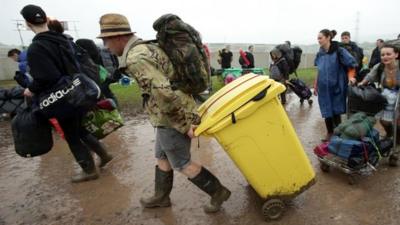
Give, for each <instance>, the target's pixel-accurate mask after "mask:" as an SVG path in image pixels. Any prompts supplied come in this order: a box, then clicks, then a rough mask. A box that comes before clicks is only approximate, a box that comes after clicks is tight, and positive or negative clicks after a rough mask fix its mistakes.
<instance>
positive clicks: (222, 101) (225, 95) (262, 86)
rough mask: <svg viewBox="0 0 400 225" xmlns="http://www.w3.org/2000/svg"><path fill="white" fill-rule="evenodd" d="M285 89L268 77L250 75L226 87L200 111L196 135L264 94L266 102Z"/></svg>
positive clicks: (200, 108)
mask: <svg viewBox="0 0 400 225" xmlns="http://www.w3.org/2000/svg"><path fill="white" fill-rule="evenodd" d="M284 90H285V87H284V86H283V85H282V84H280V83H279V82H275V81H274V80H272V79H269V78H268V77H267V76H263V75H257V74H254V73H249V74H246V75H243V76H241V77H239V78H238V79H236V80H234V81H233V82H231V83H229V84H227V85H225V86H224V87H223V88H221V89H220V90H219V91H218V92H216V93H215V94H214V95H212V96H211V97H210V98H208V100H207V101H205V102H204V103H203V104H202V105H201V106H200V107H199V109H198V113H199V115H200V117H201V123H200V125H199V126H198V127H197V128H196V130H195V134H196V135H200V134H201V133H203V132H204V131H206V130H208V129H209V128H211V127H212V126H214V125H215V124H217V123H218V122H219V121H221V120H222V119H224V118H226V117H227V116H230V115H231V114H232V113H233V112H235V111H236V110H238V109H239V108H240V107H242V106H243V105H245V104H246V103H248V102H250V101H251V100H252V99H254V98H255V97H256V96H259V94H260V93H262V92H264V91H265V92H264V93H265V96H262V97H263V98H265V101H269V99H272V98H275V97H276V96H277V95H279V94H280V93H282V92H283V91H284Z"/></svg>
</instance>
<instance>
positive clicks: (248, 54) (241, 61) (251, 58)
mask: <svg viewBox="0 0 400 225" xmlns="http://www.w3.org/2000/svg"><path fill="white" fill-rule="evenodd" d="M253 51H254V46H253V45H250V46H249V48H248V51H246V53H245V54H246V58H247V60H248V61H249V62H250V64H249V65H246V63H245V60H244V59H243V57H242V56H240V57H239V64H240V65H241V66H242V68H243V69H245V68H247V69H252V68H254V55H253Z"/></svg>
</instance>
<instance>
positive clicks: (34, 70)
mask: <svg viewBox="0 0 400 225" xmlns="http://www.w3.org/2000/svg"><path fill="white" fill-rule="evenodd" d="M21 15H22V16H23V18H24V19H25V22H26V24H27V26H28V27H29V28H30V29H31V30H32V31H33V32H34V33H35V37H34V38H33V40H32V44H31V45H30V46H29V48H28V49H27V50H26V51H23V52H22V53H21V52H20V51H19V50H17V49H13V50H10V51H9V53H8V56H9V57H10V58H13V60H15V61H18V62H19V65H20V71H19V73H18V76H16V77H22V78H21V79H19V78H16V79H17V80H22V81H23V82H22V81H21V82H18V83H20V84H21V86H23V87H24V88H25V91H24V95H25V96H26V97H28V98H32V99H35V97H36V96H39V95H41V93H43V92H46V91H48V90H49V89H50V88H51V87H52V86H54V85H56V84H57V82H58V81H59V80H60V79H61V77H63V76H66V75H69V74H71V70H73V71H74V70H75V71H76V70H77V68H66V66H65V62H64V59H63V58H62V57H61V55H62V54H60V53H61V52H62V49H63V48H65V49H70V48H71V45H72V44H74V45H77V46H79V47H80V48H82V49H85V52H87V53H88V54H89V55H90V59H91V61H93V62H94V63H95V64H96V65H98V66H102V67H107V63H105V61H104V58H107V57H108V58H109V59H111V62H112V63H111V69H109V70H108V73H109V75H108V76H107V78H106V80H105V81H104V82H103V83H102V85H100V87H101V90H102V93H103V95H104V96H105V97H106V98H112V99H114V100H115V101H116V102H117V99H116V97H115V96H114V95H113V93H112V92H111V90H110V89H109V85H110V84H111V83H113V82H116V81H118V80H119V79H120V77H121V73H125V74H127V75H129V76H131V77H133V78H134V79H135V80H136V81H137V83H138V85H139V87H140V90H141V92H142V96H143V106H144V107H145V109H146V111H147V113H148V114H149V118H150V122H151V124H152V125H153V126H154V127H155V128H156V141H155V149H154V155H155V159H156V163H155V164H156V165H155V192H154V194H153V195H152V196H150V197H143V198H141V200H140V202H141V204H142V205H143V206H144V207H148V208H152V207H168V206H170V205H171V200H170V197H169V195H170V192H171V190H172V187H173V179H174V171H177V172H180V173H181V174H183V175H185V176H186V177H187V178H188V180H189V181H190V182H192V183H193V184H194V185H196V186H197V187H199V188H200V189H201V190H202V191H204V192H205V193H207V194H208V195H209V196H210V198H211V199H210V202H209V203H208V204H206V205H205V207H204V210H205V212H207V213H212V212H217V211H219V210H220V208H221V205H222V204H223V202H225V201H226V200H227V199H228V198H229V197H230V195H231V192H230V191H229V190H228V189H227V188H226V187H225V186H224V185H223V184H221V182H220V181H219V179H218V178H217V177H216V176H214V175H213V173H212V172H210V171H209V170H208V169H206V168H205V167H204V166H202V165H201V164H200V163H199V162H196V161H194V160H193V159H192V158H191V154H190V146H191V140H192V138H194V129H196V126H197V125H198V124H199V123H200V117H199V115H198V114H197V112H196V103H195V101H194V99H193V97H192V96H191V95H190V94H187V93H184V92H182V91H180V90H177V89H176V88H174V87H173V86H172V85H171V83H170V82H169V78H170V77H172V76H173V75H174V73H175V71H174V67H173V64H172V62H171V61H170V59H169V58H168V56H167V55H166V53H165V52H164V50H163V49H162V48H161V47H160V46H158V45H157V44H155V43H151V42H144V41H143V40H142V39H141V38H140V37H139V36H138V35H137V34H136V33H135V32H134V31H133V30H131V26H130V24H129V22H128V20H127V18H126V17H125V16H123V15H120V14H105V15H103V16H101V17H100V22H99V23H100V24H99V26H100V34H99V36H98V38H99V39H101V40H102V41H103V43H104V46H105V47H106V48H107V49H108V50H109V51H110V52H111V55H110V54H108V56H107V57H105V56H104V54H102V51H100V50H99V49H98V48H97V46H96V45H95V43H94V42H93V41H92V40H89V39H79V40H76V41H75V42H73V39H72V37H71V36H69V35H67V34H65V33H64V29H63V28H62V26H61V24H60V23H59V22H58V21H57V20H49V19H48V18H47V16H46V13H45V11H44V10H43V9H42V8H41V7H39V6H36V5H27V6H25V7H24V8H23V9H22V10H21ZM335 35H336V31H334V30H332V31H331V30H328V29H323V30H321V31H320V32H319V33H318V43H319V45H320V49H319V51H318V53H317V55H316V59H315V66H316V67H317V77H316V82H315V85H314V94H315V95H317V96H318V101H319V107H320V110H321V114H322V117H323V118H324V119H325V124H326V130H327V135H326V137H325V138H324V139H325V140H329V138H330V137H331V136H332V134H333V130H334V128H335V127H337V126H338V125H339V124H340V123H341V115H342V114H344V113H345V112H346V96H347V87H348V84H349V83H350V84H356V74H358V73H360V71H361V70H362V69H363V63H362V60H363V58H364V55H363V51H362V49H361V48H360V47H358V46H357V44H356V43H354V42H352V41H351V36H350V33H349V32H343V33H342V34H341V42H337V41H334V40H333V39H334V37H335ZM285 44H286V45H287V46H289V47H290V42H287V43H285ZM253 50H254V46H253V45H250V46H249V47H248V50H247V51H246V52H244V51H241V52H240V58H239V63H240V65H241V66H242V68H245V69H248V68H254V56H253ZM115 56H118V57H119V59H120V60H119V62H120V63H119V64H118V63H117V62H118V60H117V59H116V57H115ZM270 56H271V59H272V64H271V66H270V72H271V77H272V78H273V79H275V80H276V81H278V82H281V83H283V84H286V81H287V80H288V79H289V75H290V72H289V71H290V68H289V67H290V65H289V62H287V61H286V58H285V57H284V55H283V54H282V52H281V51H280V50H279V49H274V50H272V51H271V52H270ZM69 57H70V58H74V54H71V55H70V56H69ZM232 57H233V54H232V52H231V51H230V46H226V47H225V48H224V49H222V50H221V51H219V60H218V61H219V63H220V64H221V67H222V69H228V68H231V63H232ZM117 64H118V65H117ZM117 67H118V68H117ZM368 67H369V68H370V69H371V71H370V72H369V73H368V75H366V76H365V77H364V78H362V81H361V82H359V83H358V85H366V84H367V83H369V82H375V81H377V82H379V83H380V84H381V85H382V86H383V92H382V94H383V95H385V96H387V97H388V98H389V97H390V96H391V95H393V93H397V91H398V89H399V86H400V69H399V49H398V48H396V47H395V46H393V45H389V44H385V43H384V42H383V40H381V39H379V40H377V47H376V49H374V52H373V54H372V57H371V60H370V63H369V66H368ZM21 74H22V75H21ZM26 74H28V75H26ZM25 75H26V76H25ZM281 99H282V103H285V102H286V97H285V93H283V94H282V95H281ZM391 107H392V108H393V105H390V104H388V106H387V108H385V110H384V112H383V114H382V118H381V123H382V125H383V126H384V127H385V130H386V132H387V135H392V134H391V131H390V129H391V125H392V124H393V121H392V114H393V110H390V109H392V108H391ZM84 113H85V111H75V112H74V113H70V114H69V115H67V116H64V117H62V118H61V117H60V118H57V119H58V121H59V124H60V126H61V128H62V129H63V131H64V133H65V140H66V142H67V143H68V145H69V148H70V150H71V152H72V154H73V155H74V157H75V159H76V161H77V163H78V164H79V165H80V166H81V168H82V170H83V172H82V173H81V174H79V175H78V176H74V177H73V178H72V181H73V182H82V181H88V180H93V179H97V178H98V173H97V170H96V167H95V163H94V160H93V157H92V155H91V153H90V151H94V152H95V153H96V154H97V155H98V156H99V157H100V159H101V164H100V167H104V166H106V165H107V163H108V162H110V161H111V160H112V159H113V157H112V156H111V155H110V154H109V153H108V152H107V150H106V149H105V147H104V146H103V145H102V143H101V142H99V140H97V139H96V138H95V137H93V136H92V135H91V134H90V133H89V132H87V131H86V130H85V129H84V128H83V127H82V116H83V115H84ZM399 133H400V132H399ZM399 133H398V134H399Z"/></svg>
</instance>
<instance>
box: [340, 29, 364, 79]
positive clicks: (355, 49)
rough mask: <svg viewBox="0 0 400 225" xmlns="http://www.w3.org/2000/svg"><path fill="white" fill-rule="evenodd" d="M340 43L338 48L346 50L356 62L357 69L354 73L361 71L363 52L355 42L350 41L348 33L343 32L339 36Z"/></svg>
mask: <svg viewBox="0 0 400 225" xmlns="http://www.w3.org/2000/svg"><path fill="white" fill-rule="evenodd" d="M340 38H341V40H342V42H341V43H340V47H342V48H344V49H346V50H347V51H348V52H349V53H350V54H351V55H352V56H353V57H354V59H355V60H356V62H357V67H356V72H357V73H358V72H360V70H361V69H362V60H363V58H364V51H363V49H362V48H360V47H359V46H358V45H357V43H356V42H353V41H351V36H350V32H348V31H343V32H342V34H341V35H340Z"/></svg>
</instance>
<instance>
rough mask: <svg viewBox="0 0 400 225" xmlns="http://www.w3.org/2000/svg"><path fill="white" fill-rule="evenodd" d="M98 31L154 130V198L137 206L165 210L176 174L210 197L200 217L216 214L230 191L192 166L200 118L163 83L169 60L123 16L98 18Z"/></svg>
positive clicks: (185, 96) (196, 165)
mask: <svg viewBox="0 0 400 225" xmlns="http://www.w3.org/2000/svg"><path fill="white" fill-rule="evenodd" d="M100 28H101V34H100V35H99V37H98V38H101V39H102V40H103V42H104V45H105V46H106V47H107V48H108V49H110V51H111V52H112V53H113V54H115V55H118V56H121V64H120V69H122V70H124V71H125V73H126V74H129V75H130V76H132V77H134V78H135V80H136V81H137V83H138V85H139V87H140V89H141V92H142V97H143V107H144V108H145V109H146V111H147V113H148V114H149V117H150V122H151V124H152V125H153V126H154V127H155V128H156V129H157V133H156V145H155V157H156V158H157V166H156V172H155V193H154V195H153V196H151V197H149V198H141V200H140V202H141V204H142V205H143V206H144V207H147V208H151V207H168V206H170V205H171V201H170V198H169V194H170V192H171V190H172V184H173V174H174V172H173V171H174V170H177V171H179V172H181V173H183V174H184V175H186V176H187V177H188V179H189V180H190V181H191V182H192V183H194V184H195V185H196V186H198V187H199V188H200V189H201V190H203V191H205V192H206V193H207V194H209V195H210V196H211V201H210V203H209V204H207V205H205V207H204V210H205V212H207V213H212V212H217V211H219V209H220V207H221V204H222V203H223V202H224V201H226V200H227V199H228V198H229V196H230V191H229V190H228V189H227V188H225V187H224V186H223V185H222V184H221V183H220V182H219V180H218V178H216V177H215V176H214V175H213V174H212V173H211V172H210V171H208V170H207V169H206V168H204V167H202V166H201V165H200V164H199V163H196V162H194V161H192V160H191V155H190V146H191V139H192V138H193V137H194V132H193V130H194V128H195V127H196V126H195V125H197V124H199V122H200V118H199V116H198V114H197V113H196V103H195V101H194V99H193V97H192V96H190V95H188V94H185V93H183V92H181V91H179V90H174V89H173V88H172V87H171V84H170V82H169V79H168V78H169V77H172V76H173V75H174V68H173V65H172V63H171V62H170V60H169V58H168V56H167V55H166V54H165V52H164V51H163V50H162V49H161V48H160V47H159V46H158V45H157V44H156V43H150V42H143V41H142V40H141V39H140V38H138V37H137V36H136V35H135V33H134V32H132V31H131V28H130V25H129V22H128V20H127V19H126V17H125V16H123V15H120V14H105V15H103V16H102V17H101V18H100Z"/></svg>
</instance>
